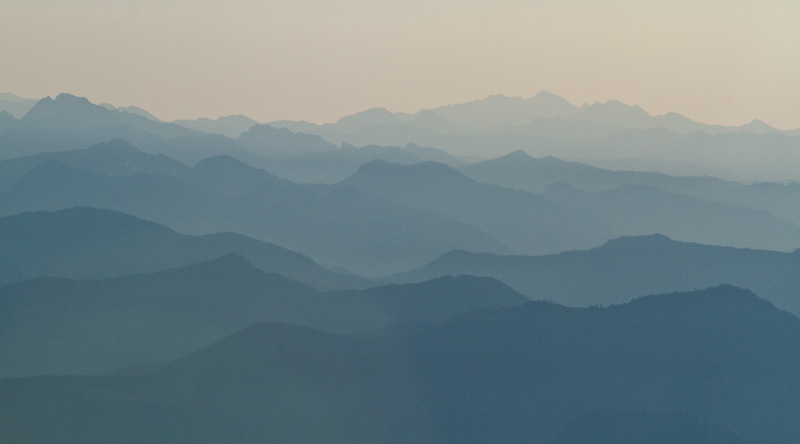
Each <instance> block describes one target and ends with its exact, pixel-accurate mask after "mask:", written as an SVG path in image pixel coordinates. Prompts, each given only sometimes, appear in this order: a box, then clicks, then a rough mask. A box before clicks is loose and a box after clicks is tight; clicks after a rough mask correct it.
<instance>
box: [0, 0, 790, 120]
mask: <svg viewBox="0 0 800 444" xmlns="http://www.w3.org/2000/svg"><path fill="white" fill-rule="evenodd" d="M798 24H800V2H798V1H796V0H762V1H759V2H753V1H747V2H745V1H737V0H726V1H723V0H709V1H703V0H695V1H688V0H673V1H669V2H667V1H663V0H662V1H658V2H656V1H650V0H637V1H634V0H612V1H606V2H600V1H590V0H562V1H549V0H548V1H544V0H541V1H535V0H534V1H517V0H505V1H503V0H499V1H488V0H461V1H456V0H427V1H422V0H404V1H395V0H340V1H335V0H334V1H331V0H328V1H324V2H323V1H321V0H294V1H290V0H269V1H256V0H227V1H221V0H194V1H190V0H179V1H170V0H161V1H156V0H67V1H63V0H62V1H56V0H26V1H22V0H5V1H4V2H3V7H2V14H0V91H8V92H13V93H15V94H17V95H20V96H23V97H32V98H38V97H43V96H47V95H50V96H54V95H56V94H58V93H60V92H70V93H72V94H76V95H80V96H85V97H88V98H89V99H90V100H91V101H93V102H97V103H99V102H110V103H112V104H114V105H117V106H127V105H136V106H140V107H142V108H145V109H147V110H149V111H150V112H152V113H153V114H155V115H156V116H158V117H160V118H162V119H165V120H173V119H178V118H197V117H212V118H214V117H218V116H221V115H229V114H236V113H243V114H247V115H249V116H251V117H253V118H255V119H256V120H259V121H270V120H277V119H291V120H309V121H314V122H329V121H335V120H336V119H338V118H339V117H341V116H343V115H346V114H351V113H354V112H357V111H361V110H364V109H367V108H371V107H385V108H388V109H389V110H391V111H405V112H413V111H416V110H418V109H420V108H431V107H436V106H439V105H444V104H448V103H460V102H466V101H471V100H475V99H480V98H483V97H486V96H488V95H490V94H495V93H502V94H506V95H510V96H522V97H530V96H533V95H534V94H536V93H537V92H539V91H541V90H548V91H550V92H552V93H554V94H557V95H559V96H562V97H564V98H565V99H567V100H569V101H570V102H572V103H574V104H576V105H581V104H583V103H586V102H588V103H594V102H596V101H606V100H609V99H617V100H620V101H622V102H625V103H628V104H638V105H639V106H641V107H643V108H644V109H645V110H647V111H648V112H650V113H651V114H662V113H665V112H669V111H674V112H678V113H681V114H683V115H686V116H687V117H690V118H692V119H695V120H698V121H701V122H706V123H719V124H729V125H738V124H743V123H747V122H749V121H751V120H753V119H755V118H758V119H761V120H764V121H766V122H767V123H769V124H771V125H773V126H776V127H778V128H782V129H792V128H798V127H800V81H798V79H800V25H798Z"/></svg>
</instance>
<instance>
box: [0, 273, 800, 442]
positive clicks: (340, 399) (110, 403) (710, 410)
mask: <svg viewBox="0 0 800 444" xmlns="http://www.w3.org/2000/svg"><path fill="white" fill-rule="evenodd" d="M798 350H800V320H798V319H797V318H795V317H794V316H791V315H789V314H788V313H786V312H782V311H779V310H777V309H775V308H774V307H773V306H772V305H771V304H770V303H768V302H766V301H764V300H762V299H759V298H758V297H756V296H755V295H753V294H752V293H750V292H749V291H746V290H741V289H738V288H735V287H730V286H720V287H715V288H710V289H707V290H703V291H696V292H690V293H679V294H668V295H659V296H649V297H645V298H641V299H637V300H636V301H634V302H631V303H628V304H624V305H619V306H612V307H609V308H581V309H578V308H565V307H563V306H559V305H555V304H552V303H545V302H530V303H527V304H525V305H523V306H519V307H515V308H514V307H512V308H504V309H498V310H491V311H483V312H473V313H469V314H465V315H463V316H460V317H457V318H455V319H453V320H451V321H449V322H446V323H443V324H440V325H439V326H437V327H432V328H428V329H422V330H420V331H417V332H415V333H411V334H408V333H407V332H404V333H403V334H398V335H393V334H388V333H386V332H384V334H382V335H380V336H361V337H351V336H340V335H331V334H327V333H321V332H319V331H316V330H313V329H310V328H307V327H296V326H291V325H287V324H258V325H254V326H252V327H248V328H246V329H244V330H242V331H240V332H238V333H236V334H234V335H232V336H229V337H227V338H225V339H223V340H221V341H219V342H217V343H215V344H213V345H211V346H209V347H207V348H204V349H201V350H198V351H196V352H194V353H191V354H189V355H187V356H185V357H183V358H181V359H178V360H175V361H172V362H169V363H165V364H161V365H157V366H151V367H144V368H138V369H130V370H127V371H124V372H118V373H116V374H114V375H109V376H104V377H94V378H86V377H63V378H31V379H16V380H3V381H2V382H0V388H1V389H2V390H0V406H1V407H0V423H2V424H7V426H6V428H5V430H6V431H7V435H6V436H9V437H12V438H20V439H22V441H19V440H18V441H17V442H25V440H27V441H30V442H34V441H35V442H42V443H49V442H59V443H78V442H87V441H93V440H97V439H98V437H113V438H114V441H115V442H125V443H127V442H131V443H133V442H151V443H173V444H174V443H189V442H192V443H212V442H233V441H235V442H241V443H251V442H252V443H256V442H267V441H268V442H285V443H295V442H311V443H314V442H319V443H322V442H325V443H331V442H334V443H345V442H373V443H390V442H391V443H399V442H408V443H412V442H413V443H420V442H425V443H442V442H444V443H457V442H458V443H484V442H506V443H523V442H524V443H530V442H533V443H543V444H555V443H558V444H566V443H575V442H606V443H611V442H614V443H625V444H627V443H631V444H633V443H634V442H636V443H642V442H647V443H662V442H696V443H708V444H711V443H715V444H723V443H724V444H739V443H743V442H754V443H775V444H790V443H796V442H797V440H798V439H799V438H800V424H799V423H798V422H797V418H798V417H800V404H799V403H798V402H797V399H800V381H799V380H798V378H797V377H796V376H797V375H798V374H800V353H798ZM587 437H593V438H589V440H585V439H587ZM603 437H605V439H604V438H603ZM670 439H671V440H672V441H669V440H670Z"/></svg>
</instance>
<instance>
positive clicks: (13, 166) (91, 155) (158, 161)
mask: <svg viewBox="0 0 800 444" xmlns="http://www.w3.org/2000/svg"><path fill="white" fill-rule="evenodd" d="M51 160H57V161H60V162H63V163H64V164H65V165H67V166H69V167H71V168H75V169H80V170H85V171H89V172H91V173H95V174H101V175H105V176H128V175H132V174H137V173H145V174H161V175H165V176H174V175H176V174H178V172H180V171H182V170H184V169H186V168H187V167H186V165H184V164H182V163H180V162H178V161H176V160H173V159H170V158H169V157H166V156H164V155H152V154H145V153H144V152H142V151H139V150H138V149H136V148H134V147H133V146H132V145H131V144H130V143H128V141H126V140H124V139H113V140H111V141H109V142H105V143H99V144H97V145H93V146H91V147H89V148H84V149H77V150H69V151H58V152H51V153H41V154H34V155H32V156H25V157H18V158H14V159H7V160H4V161H0V191H3V190H5V189H6V188H7V187H9V186H10V185H12V184H13V183H14V182H16V181H17V180H19V179H20V178H22V177H23V176H24V175H25V174H27V173H28V172H29V171H31V170H32V169H34V168H35V167H37V166H39V165H41V164H43V163H45V162H48V161H51Z"/></svg>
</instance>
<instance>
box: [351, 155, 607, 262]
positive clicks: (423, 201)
mask: <svg viewBox="0 0 800 444" xmlns="http://www.w3.org/2000/svg"><path fill="white" fill-rule="evenodd" d="M335 186H336V187H338V188H341V189H356V190H359V191H361V192H363V193H365V194H368V195H371V196H374V197H377V198H380V199H384V200H388V201H391V202H394V203H397V204H400V205H404V206H409V207H418V208H424V209H428V210H433V211H437V212H439V213H441V214H445V215H447V216H450V217H452V218H454V219H457V220H459V221H461V222H464V223H467V224H470V225H472V226H474V227H477V228H479V229H481V230H482V231H484V232H486V233H489V234H490V235H492V236H493V237H495V238H497V239H498V240H500V241H501V242H503V243H504V244H506V245H509V246H513V248H514V250H515V251H516V252H520V253H522V252H526V253H528V254H536V253H549V252H557V251H563V250H568V249H575V248H585V247H588V246H593V245H597V244H599V243H600V242H602V239H604V238H607V237H606V236H607V231H605V228H606V227H605V226H604V225H603V224H602V222H601V221H599V220H597V219H596V218H593V217H592V215H591V214H590V213H589V212H585V211H582V210H580V209H577V210H574V211H573V210H569V209H566V208H564V207H561V206H559V205H557V204H555V203H553V202H552V201H549V200H547V199H545V198H543V197H542V196H540V195H536V194H532V193H527V192H523V191H514V190H510V189H506V188H501V187H498V186H494V185H486V184H480V183H478V182H475V181H473V180H472V179H469V178H467V177H466V176H464V175H462V174H461V173H459V172H457V171H455V170H454V169H452V168H450V167H448V166H446V165H444V164H439V163H435V162H425V163H421V164H417V165H410V166H404V165H397V164H390V163H386V162H381V161H372V162H370V163H367V164H365V165H363V166H362V167H361V168H359V170H358V171H357V172H356V173H355V174H354V175H352V176H350V177H349V178H347V179H345V180H344V181H342V182H340V183H338V184H336V185H335Z"/></svg>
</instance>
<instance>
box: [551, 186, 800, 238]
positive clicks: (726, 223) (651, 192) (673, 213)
mask: <svg viewBox="0 0 800 444" xmlns="http://www.w3.org/2000/svg"><path fill="white" fill-rule="evenodd" d="M543 195H544V196H545V197H547V198H548V199H551V200H552V201H554V202H556V203H558V204H559V205H561V206H563V207H566V208H579V209H583V210H585V211H588V212H591V213H592V214H594V215H596V216H597V217H598V218H599V219H600V220H603V221H604V222H606V223H607V224H608V226H610V227H611V229H612V230H613V232H615V233H616V235H617V236H622V235H645V234H651V233H662V234H664V235H666V236H669V237H671V238H673V239H678V240H682V241H688V242H699V243H705V244H712V245H723V246H733V247H743V248H758V249H765V250H777V251H787V250H793V249H795V248H797V247H800V225H796V224H793V223H791V222H787V221H784V220H780V219H778V218H777V217H775V216H774V215H772V214H770V213H767V212H765V211H759V210H754V209H752V208H747V207H742V206H738V205H730V204H723V203H717V202H709V201H705V200H702V199H697V198H694V197H690V196H685V195H681V194H676V193H671V192H668V191H665V190H662V189H660V188H655V187H651V186H643V185H624V186H621V187H618V188H614V189H611V190H608V191H600V192H596V193H587V192H583V191H580V190H577V189H575V188H571V187H569V186H567V185H564V184H556V185H552V186H550V187H548V188H547V189H546V190H545V192H544V193H543Z"/></svg>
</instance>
